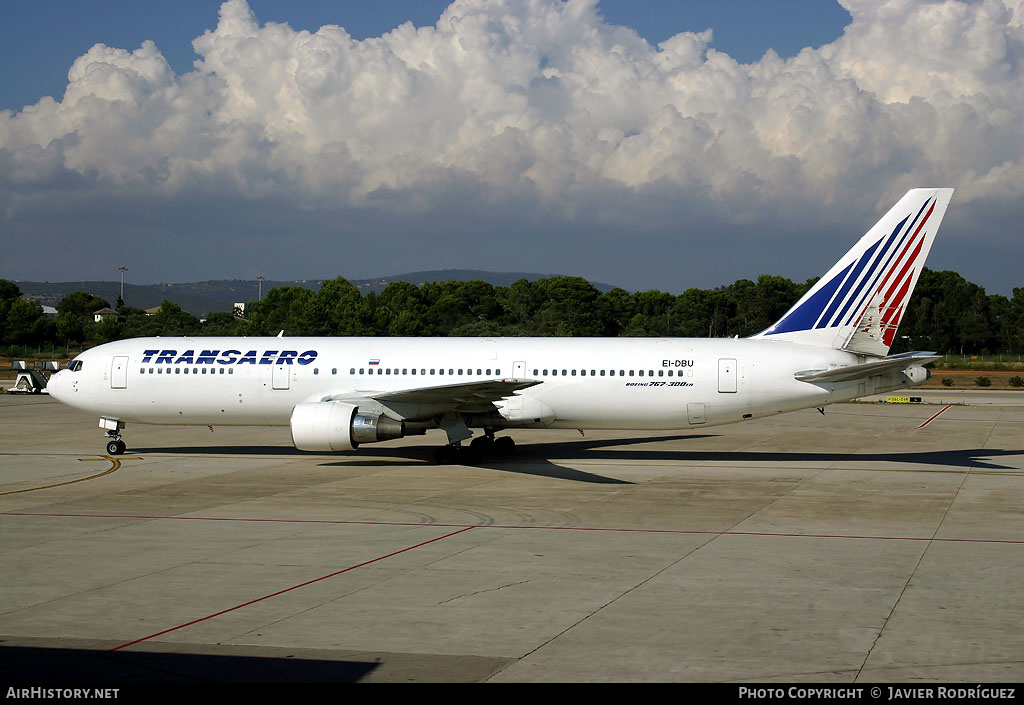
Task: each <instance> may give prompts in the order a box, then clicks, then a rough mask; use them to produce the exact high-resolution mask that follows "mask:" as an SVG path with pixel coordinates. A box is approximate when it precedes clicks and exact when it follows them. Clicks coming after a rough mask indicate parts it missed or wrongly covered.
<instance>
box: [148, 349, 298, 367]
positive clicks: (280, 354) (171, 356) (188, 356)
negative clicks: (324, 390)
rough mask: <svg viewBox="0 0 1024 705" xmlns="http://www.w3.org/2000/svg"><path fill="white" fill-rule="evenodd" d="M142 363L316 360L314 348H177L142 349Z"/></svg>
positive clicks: (276, 362) (257, 362) (243, 362)
mask: <svg viewBox="0 0 1024 705" xmlns="http://www.w3.org/2000/svg"><path fill="white" fill-rule="evenodd" d="M142 355H143V357H142V363H143V364H150V363H152V364H155V365H164V364H166V365H212V364H214V363H217V364H218V365H291V364H293V363H294V364H298V365H308V364H309V363H311V362H313V361H314V360H316V356H317V352H316V350H306V351H304V352H299V351H298V350H264V351H263V352H257V351H256V350H249V351H248V352H245V353H243V352H242V351H241V350H200V351H199V354H198V355H197V354H196V351H195V350H185V351H183V352H182V353H181V354H180V355H179V354H178V351H177V350H144V351H143V352H142Z"/></svg>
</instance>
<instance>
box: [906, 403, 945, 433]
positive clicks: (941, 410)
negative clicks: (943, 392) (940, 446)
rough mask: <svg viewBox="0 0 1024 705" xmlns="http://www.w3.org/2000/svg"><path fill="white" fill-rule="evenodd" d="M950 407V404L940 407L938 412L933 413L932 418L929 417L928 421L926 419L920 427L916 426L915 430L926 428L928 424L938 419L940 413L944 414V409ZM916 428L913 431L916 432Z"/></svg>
mask: <svg viewBox="0 0 1024 705" xmlns="http://www.w3.org/2000/svg"><path fill="white" fill-rule="evenodd" d="M950 406H952V404H947V405H946V406H944V407H942V408H941V409H939V410H938V411H936V412H935V414H934V415H933V416H932V417H931V418H930V419H928V420H927V421H925V422H924V423H923V424H921V425H920V426H918V427H917V428H924V427H925V426H927V425H928V424H930V423H931V422H932V421H934V420H935V419H937V418H939V415H940V414H942V413H943V412H944V411H945V410H946V409H948V408H949V407H950ZM917 428H915V429H914V430H915V431H916V430H917Z"/></svg>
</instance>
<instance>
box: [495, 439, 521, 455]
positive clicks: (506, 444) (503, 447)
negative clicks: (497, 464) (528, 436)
mask: <svg viewBox="0 0 1024 705" xmlns="http://www.w3.org/2000/svg"><path fill="white" fill-rule="evenodd" d="M515 449H516V442H515V441H514V440H512V437H511V436H502V437H501V438H495V439H494V452H495V454H497V455H512V451H514V450H515Z"/></svg>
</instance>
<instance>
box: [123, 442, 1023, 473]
mask: <svg viewBox="0 0 1024 705" xmlns="http://www.w3.org/2000/svg"><path fill="white" fill-rule="evenodd" d="M714 437H716V436H714V435H712V434H706V435H673V436H656V437H644V438H610V439H580V440H578V441H564V440H562V441H558V442H551V443H525V444H520V445H517V446H516V449H515V452H514V453H513V454H512V455H510V456H489V457H486V458H484V459H483V461H482V462H480V463H478V465H479V466H480V467H486V468H490V469H493V470H501V471H505V472H513V473H521V474H527V475H537V476H542V477H551V478H557V479H565V480H572V481H576V482H593V483H599V484H632V483H630V482H628V481H625V480H619V479H615V478H610V477H605V476H602V475H599V474H595V473H589V472H585V471H582V470H577V469H573V468H566V467H563V466H561V465H558V464H557V463H556V462H555V461H571V460H585V461H589V460H607V461H613V462H625V463H628V462H631V461H648V462H651V461H657V462H673V463H711V462H714V463H731V464H750V463H753V464H762V463H783V464H785V463H818V464H823V463H824V464H832V463H841V462H848V463H849V462H856V463H858V465H860V466H861V467H862V466H863V465H864V464H873V463H900V464H904V465H919V466H929V467H943V468H961V469H964V470H968V469H975V470H987V471H1009V472H1013V471H1021V472H1022V476H1024V469H1022V468H1021V466H1020V464H1019V463H1018V464H1017V465H1015V466H1014V465H1001V464H998V463H996V462H993V459H994V458H1000V457H1010V456H1018V457H1024V450H1001V449H996V448H960V449H950V450H934V451H906V452H884V453H858V452H853V453H851V452H847V451H793V452H784V451H759V450H724V451H723V450H713V449H703V450H685V449H680V448H673V449H670V450H663V449H658V450H652V449H645V448H642V447H638V446H643V445H644V444H648V443H664V442H666V441H685V440H691V441H692V440H697V439H701V438H714ZM435 450H436V446H403V447H400V448H382V447H366V446H364V447H362V448H360V449H359V450H358V451H354V452H351V453H349V454H346V455H345V456H344V457H343V458H339V454H337V453H309V452H306V451H300V450H297V449H295V448H291V447H285V446H209V447H176V448H132V449H129V454H140V455H141V454H146V453H172V454H176V455H177V454H183V455H192V454H195V455H276V456H281V455H285V456H294V457H300V458H309V457H312V458H318V457H319V458H325V457H330V458H336V459H337V460H335V461H333V462H326V463H322V465H324V466H327V467H346V466H352V465H358V466H362V467H366V466H379V467H396V466H402V465H408V464H409V462H410V461H412V462H423V463H429V464H433V456H434V451H435ZM836 469H842V466H839V467H837V468H836Z"/></svg>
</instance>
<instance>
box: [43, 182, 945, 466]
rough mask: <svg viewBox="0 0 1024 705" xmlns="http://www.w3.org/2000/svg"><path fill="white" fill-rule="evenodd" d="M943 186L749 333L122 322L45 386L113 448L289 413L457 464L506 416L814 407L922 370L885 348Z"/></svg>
mask: <svg viewBox="0 0 1024 705" xmlns="http://www.w3.org/2000/svg"><path fill="white" fill-rule="evenodd" d="M952 193H953V189H951V188H915V189H912V190H910V191H908V192H907V193H906V195H904V196H903V197H902V198H901V199H900V200H899V201H898V202H897V203H896V205H895V206H893V207H892V208H891V209H890V210H889V212H888V213H886V214H885V215H884V216H883V217H882V218H881V219H880V220H879V221H878V222H877V223H876V224H875V225H874V227H872V228H871V229H870V230H869V231H868V232H867V233H866V234H865V235H864V236H863V237H861V238H860V240H859V241H858V242H857V243H856V244H855V245H854V246H853V247H852V248H851V249H850V250H849V251H848V252H847V253H846V254H845V255H844V256H843V257H842V258H841V259H840V260H839V261H838V262H837V263H836V264H835V265H834V266H833V267H832V268H831V269H829V270H828V272H826V274H825V275H824V276H823V277H821V279H820V280H819V281H818V282H817V283H816V284H815V285H814V286H813V287H812V288H811V289H809V290H808V291H807V293H806V294H804V296H803V297H802V298H801V299H800V300H799V301H797V303H796V304H794V305H793V306H792V307H791V308H790V309H789V310H788V311H787V312H786V313H785V314H784V315H783V316H782V318H780V319H779V320H778V321H776V322H775V323H774V324H773V325H772V326H771V327H769V328H767V329H765V330H763V331H761V332H760V333H757V334H756V335H752V336H750V337H748V338H742V339H740V338H732V339H723V338H711V339H703V338H697V339H691V338H664V339H662V338H500V337H499V338H366V337H363V338H357V337H351V338H344V337H341V338H330V337H294V338H286V337H283V331H282V335H279V336H278V337H258V338H248V337H209V338H203V337H196V338H188V337H185V338H161V337H157V338H136V339H129V340H121V341H117V342H112V343H107V344H105V345H99V346H97V347H94V348H91V349H89V350H86V351H84V352H82V353H81V354H80V355H78V356H77V357H76V358H74V360H72V361H71V362H70V363H68V366H67V367H66V369H63V370H60V371H59V372H57V373H56V374H54V375H53V376H52V377H51V378H50V381H49V383H48V385H47V389H48V391H49V392H50V396H52V397H54V398H55V399H57V400H59V401H61V402H63V403H65V404H68V405H69V406H72V407H74V408H76V409H81V410H85V411H88V412H91V413H94V414H98V415H99V417H100V420H99V426H100V428H102V429H104V431H105V432H106V437H107V439H108V442H107V447H106V450H107V453H108V454H109V455H112V456H113V455H120V454H122V453H124V451H125V448H126V444H125V442H124V440H123V439H122V436H121V431H122V430H123V429H124V428H125V424H126V423H148V424H183V425H204V426H210V427H211V428H212V426H215V425H255V426H288V427H289V428H290V429H291V438H292V442H293V443H294V445H295V447H296V448H298V449H300V450H305V451H327V452H339V451H350V450H354V449H356V448H358V447H359V446H360V445H362V444H365V443H375V442H379V441H387V440H391V439H397V438H402V437H405V436H411V435H420V434H424V433H425V432H426V431H427V430H428V429H442V430H443V431H444V433H445V434H446V437H447V443H446V444H445V445H443V446H441V447H440V449H439V450H438V451H437V454H436V460H437V461H438V462H439V463H452V462H461V463H465V464H474V463H476V462H479V460H480V458H481V457H482V456H484V455H486V454H489V453H496V454H506V453H509V452H511V451H512V449H513V446H514V442H513V440H512V438H511V437H510V436H507V435H506V436H502V437H497V438H496V437H495V433H496V432H498V431H501V430H506V429H520V428H539V429H544V428H557V429H581V430H582V429H615V430H643V431H652V430H683V429H697V428H704V427H710V426H718V425H722V424H731V423H736V422H742V421H746V420H749V419H757V418H763V417H766V416H772V415H775V414H781V413H785V412H789V411H796V410H799V409H810V408H818V409H819V410H821V411H822V413H824V407H825V406H826V405H829V404H833V403H836V402H843V401H849V400H852V399H857V398H860V397H865V396H870V395H873V394H879V393H882V392H887V391H890V390H894V389H900V388H904V387H909V386H912V385H915V384H918V383H920V382H922V381H924V380H925V379H927V378H928V376H929V372H928V370H927V369H925V367H924V365H925V364H927V363H928V362H931V361H933V360H936V359H939V356H937V355H935V354H934V353H930V352H910V353H904V354H900V355H892V356H890V355H888V352H889V348H890V347H891V346H892V344H893V341H894V339H895V336H896V332H897V327H898V326H899V323H900V320H901V318H902V317H903V313H904V311H905V310H906V306H907V302H908V301H909V300H910V296H911V294H912V292H913V290H914V286H915V285H916V283H917V280H918V277H919V276H920V273H921V270H922V268H923V267H924V262H925V259H926V257H927V256H928V252H929V250H930V249H931V245H932V242H933V241H934V239H935V234H936V232H937V231H938V228H939V224H940V222H941V221H942V217H943V215H944V213H945V211H946V207H947V205H948V204H949V200H950V198H951V197H952ZM471 429H482V431H483V433H482V434H480V435H478V436H477V437H476V438H473V435H474V434H473V431H472V430H471ZM471 438H472V439H473V440H472V442H471V443H469V445H468V446H466V445H463V442H464V441H467V440H469V439H471Z"/></svg>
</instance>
